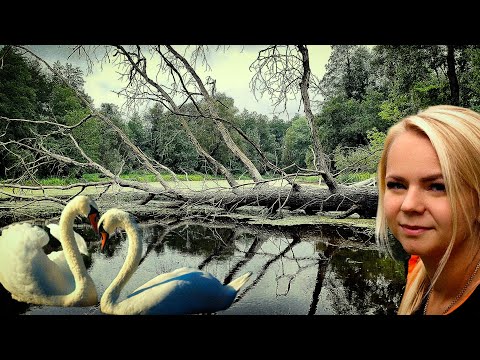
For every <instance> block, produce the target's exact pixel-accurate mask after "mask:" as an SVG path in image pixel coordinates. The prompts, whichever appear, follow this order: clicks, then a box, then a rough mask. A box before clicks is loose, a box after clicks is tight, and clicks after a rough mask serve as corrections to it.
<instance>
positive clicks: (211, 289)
mask: <svg viewBox="0 0 480 360" xmlns="http://www.w3.org/2000/svg"><path fill="white" fill-rule="evenodd" d="M98 224H99V230H100V234H102V232H103V233H104V235H103V236H105V235H106V234H108V236H109V235H110V234H112V233H113V232H114V231H115V229H117V228H120V229H124V230H125V232H126V234H127V238H128V242H129V243H128V252H127V257H126V259H125V262H124V264H123V266H122V268H121V269H120V271H119V273H118V274H117V276H116V277H115V279H114V280H113V281H112V283H111V284H110V285H109V286H108V288H107V289H106V290H105V292H104V293H103V295H102V297H101V299H100V310H101V311H102V312H104V313H106V314H116V315H181V314H198V313H213V312H217V311H221V310H225V309H227V308H228V307H230V305H231V304H232V303H233V301H234V300H235V297H236V295H237V293H238V291H239V290H240V288H241V287H242V286H243V285H244V284H245V283H246V282H247V281H248V279H249V278H250V276H251V275H252V273H251V272H247V273H245V274H243V275H242V276H240V277H239V278H237V279H235V280H233V281H232V282H230V283H229V284H226V285H223V284H222V283H221V282H220V280H218V279H217V278H216V277H214V276H213V275H212V274H210V273H208V272H205V271H201V270H198V269H194V268H187V267H183V268H179V269H176V270H174V271H172V272H169V273H164V274H160V275H158V276H156V277H155V278H153V279H151V280H149V281H147V282H146V283H145V284H143V285H142V286H140V287H138V288H137V289H135V290H134V291H133V292H132V293H131V294H130V295H128V296H127V297H126V298H125V299H123V300H122V301H118V299H119V296H120V292H121V290H122V288H123V287H124V286H125V284H126V283H127V282H128V280H129V279H130V278H131V276H132V275H133V273H134V272H135V270H136V269H137V267H138V264H139V261H140V258H141V255H142V241H141V239H140V236H141V235H140V233H141V232H140V229H139V227H138V224H137V223H136V222H135V220H134V219H133V218H132V217H131V216H130V214H129V213H128V212H126V211H124V210H121V209H116V208H114V209H109V210H108V211H107V212H105V214H103V216H102V217H101V218H100V221H99V223H98ZM103 246H104V240H102V247H103Z"/></svg>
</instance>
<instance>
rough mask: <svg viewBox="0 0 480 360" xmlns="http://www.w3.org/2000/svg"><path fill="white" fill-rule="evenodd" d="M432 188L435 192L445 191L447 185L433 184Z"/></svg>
mask: <svg viewBox="0 0 480 360" xmlns="http://www.w3.org/2000/svg"><path fill="white" fill-rule="evenodd" d="M430 188H431V189H432V190H433V191H445V184H441V183H434V184H431V185H430Z"/></svg>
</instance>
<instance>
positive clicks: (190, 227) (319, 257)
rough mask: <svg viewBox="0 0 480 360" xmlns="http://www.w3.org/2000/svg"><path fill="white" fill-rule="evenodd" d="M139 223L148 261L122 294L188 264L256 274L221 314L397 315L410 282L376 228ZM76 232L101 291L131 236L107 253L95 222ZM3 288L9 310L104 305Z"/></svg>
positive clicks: (41, 311)
mask: <svg viewBox="0 0 480 360" xmlns="http://www.w3.org/2000/svg"><path fill="white" fill-rule="evenodd" d="M140 225H141V229H142V232H143V241H144V247H143V254H144V255H143V259H142V262H141V264H140V266H139V268H138V269H137V271H136V272H135V274H134V275H133V276H132V278H131V279H130V281H129V282H128V283H127V285H126V286H125V288H124V290H123V292H122V296H121V299H123V298H124V297H125V296H126V294H128V293H130V292H131V291H133V290H134V289H136V288H137V287H138V286H140V285H142V284H143V283H144V282H146V281H148V280H149V279H151V278H153V277H155V276H156V275H158V274H161V273H165V272H170V271H172V270H174V269H176V268H180V267H184V266H188V267H194V268H199V269H201V270H205V271H208V272H210V273H212V274H213V275H215V276H216V277H217V278H218V279H220V281H222V282H224V283H226V282H229V281H230V280H232V279H233V278H236V277H237V276H239V275H241V274H243V273H245V272H247V271H251V272H252V273H253V275H252V276H251V278H250V280H249V281H248V282H247V283H246V284H245V286H244V287H243V288H242V289H241V290H240V292H239V294H238V296H237V299H236V301H235V302H234V303H233V304H232V306H231V307H230V308H228V309H226V310H224V311H220V312H217V313H215V315H394V313H395V311H396V308H397V306H398V304H399V302H400V296H401V292H402V289H403V286H404V283H405V281H404V279H405V268H404V261H403V260H402V256H403V254H400V255H399V256H398V259H396V260H394V259H390V258H387V257H385V256H384V255H381V254H380V253H379V251H378V249H377V247H376V245H375V244H374V239H373V238H372V235H371V234H367V233H361V232H360V233H356V232H353V231H352V230H349V229H343V228H336V227H323V226H322V227H320V226H315V227H314V228H308V227H297V228H289V229H288V230H285V231H278V230H272V229H266V228H248V227H235V226H232V225H224V224H208V226H205V225H203V224H202V225H199V224H194V223H187V222H183V223H178V224H175V225H169V226H166V225H161V224H152V223H148V224H147V223H144V224H140ZM75 230H76V231H77V232H79V233H80V234H81V235H82V236H83V237H84V238H85V239H86V241H87V243H88V244H89V251H90V253H91V258H90V259H89V261H88V263H87V269H88V271H89V273H90V275H91V276H92V278H93V280H94V281H95V284H96V286H97V290H98V294H99V297H101V295H102V294H103V292H104V290H105V289H106V287H107V286H108V285H109V284H110V282H111V281H112V280H113V278H114V277H115V276H116V274H117V272H118V271H119V270H120V267H121V265H122V264H123V261H124V259H125V256H126V252H127V246H128V243H127V240H126V235H125V233H124V232H118V233H117V234H116V235H115V236H113V237H112V239H113V241H112V243H111V246H110V247H109V248H108V251H107V252H106V253H101V252H100V250H99V242H98V241H97V240H96V237H95V235H94V233H93V231H92V230H91V229H90V228H87V227H78V228H77V227H76V228H75ZM55 243H56V242H55V241H53V240H52V242H51V244H52V245H55ZM1 290H2V291H1V292H0V300H1V302H2V313H3V314H5V313H7V314H21V315H56V314H62V315H67V314H71V315H102V313H101V311H100V309H99V307H98V306H92V307H71V308H63V307H52V306H39V305H31V304H25V303H19V302H17V301H14V300H12V299H11V298H10V294H9V293H7V292H6V291H5V289H3V288H2V289H1Z"/></svg>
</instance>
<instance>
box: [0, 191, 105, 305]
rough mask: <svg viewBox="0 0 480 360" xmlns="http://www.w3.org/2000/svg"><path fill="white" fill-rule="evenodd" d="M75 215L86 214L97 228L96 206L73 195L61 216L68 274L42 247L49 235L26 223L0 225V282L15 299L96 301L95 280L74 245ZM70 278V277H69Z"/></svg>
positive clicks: (40, 302) (48, 302)
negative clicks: (1, 229) (0, 229)
mask: <svg viewBox="0 0 480 360" xmlns="http://www.w3.org/2000/svg"><path fill="white" fill-rule="evenodd" d="M77 215H80V216H83V217H88V219H89V220H90V223H91V225H92V227H93V229H94V231H95V232H98V228H97V220H98V215H99V214H98V207H97V205H96V203H95V202H94V201H93V200H91V199H90V198H89V197H87V196H83V195H79V196H76V197H75V198H73V199H72V200H71V201H70V202H69V203H68V204H67V205H66V206H65V208H64V209H63V211H62V214H61V216H60V223H59V224H60V229H61V233H60V239H59V240H60V243H61V244H62V248H63V253H64V256H65V260H66V262H67V264H68V267H69V268H70V273H71V274H72V275H73V276H70V275H69V274H68V273H66V272H65V271H64V270H63V269H62V268H61V265H59V264H57V263H56V262H55V261H52V260H51V259H50V258H49V257H48V256H47V255H46V254H45V252H44V251H43V248H42V247H43V246H45V245H46V244H47V243H48V241H49V237H48V234H47V232H46V231H45V230H43V229H42V228H40V227H38V226H33V225H31V224H29V223H17V224H13V225H10V226H9V227H7V228H5V229H3V232H2V235H1V236H0V282H1V283H2V285H3V286H4V287H5V289H7V290H8V291H9V292H10V293H11V294H12V298H13V299H15V300H18V301H22V302H27V303H30V304H38V305H52V306H91V305H96V304H97V303H98V295H97V290H96V288H95V284H94V282H93V280H92V278H91V277H90V275H89V274H88V272H87V269H86V267H85V264H84V262H83V258H82V255H81V253H80V251H79V249H78V246H77V245H76V242H75V238H74V231H73V223H74V220H75V217H76V216H77ZM72 280H73V281H72Z"/></svg>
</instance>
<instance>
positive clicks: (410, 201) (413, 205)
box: [400, 187, 425, 213]
mask: <svg viewBox="0 0 480 360" xmlns="http://www.w3.org/2000/svg"><path fill="white" fill-rule="evenodd" d="M423 200H424V199H423V196H422V192H421V191H420V190H419V189H417V188H415V187H409V188H408V189H407V192H406V194H405V197H404V199H403V202H402V206H401V208H400V209H401V210H402V211H405V212H412V211H414V212H419V213H421V212H423V211H425V204H424V201H423Z"/></svg>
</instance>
